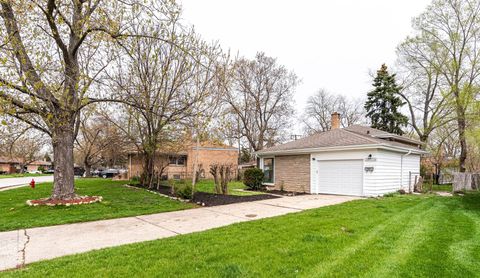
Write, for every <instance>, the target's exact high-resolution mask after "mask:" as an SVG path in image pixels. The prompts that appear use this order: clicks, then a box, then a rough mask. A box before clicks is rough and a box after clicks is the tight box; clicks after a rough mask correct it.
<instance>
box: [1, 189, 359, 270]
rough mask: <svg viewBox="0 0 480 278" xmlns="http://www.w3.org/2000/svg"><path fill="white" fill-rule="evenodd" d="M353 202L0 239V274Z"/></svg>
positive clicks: (245, 209) (256, 205)
mask: <svg viewBox="0 0 480 278" xmlns="http://www.w3.org/2000/svg"><path fill="white" fill-rule="evenodd" d="M355 199H358V198H357V197H347V196H335V195H301V196H295V197H282V198H278V199H269V200H263V201H255V202H245V203H238V204H231V205H224V206H216V207H204V208H197V209H189V210H183V211H174V212H165V213H158V214H151V215H143V216H136V217H127V218H119V219H111V220H102V221H93V222H85V223H77V224H68V225H59V226H51V227H43V228H33V229H22V230H17V231H11V232H2V233H0V270H5V269H9V268H15V267H16V266H21V265H24V264H28V263H32V262H36V261H41V260H46V259H52V258H57V257H61V256H65V255H71V254H76V253H82V252H87V251H90V250H95V249H101V248H105V247H112V246H118V245H123V244H128V243H134V242H141V241H147V240H154V239H160V238H166V237H172V236H176V235H180V234H188V233H193V232H199V231H205V230H208V229H212V228H217V227H222V226H227V225H230V224H233V223H238V222H245V221H251V220H256V219H261V218H267V217H273V216H279V215H284V214H287V213H292V212H299V211H302V210H306V209H313V208H319V207H323V206H328V205H334V204H340V203H343V202H347V201H351V200H355Z"/></svg>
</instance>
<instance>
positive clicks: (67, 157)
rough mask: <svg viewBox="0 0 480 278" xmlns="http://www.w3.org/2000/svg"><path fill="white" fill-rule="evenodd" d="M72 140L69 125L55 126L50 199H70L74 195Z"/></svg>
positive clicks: (72, 134) (71, 130) (71, 129)
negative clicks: (52, 180)
mask: <svg viewBox="0 0 480 278" xmlns="http://www.w3.org/2000/svg"><path fill="white" fill-rule="evenodd" d="M73 140H74V131H73V128H71V127H61V128H57V129H56V130H55V131H54V133H53V134H52V145H53V155H54V159H55V163H54V174H53V175H54V182H53V191H52V195H51V197H50V198H51V199H71V198H74V197H75V196H76V195H75V185H74V172H73Z"/></svg>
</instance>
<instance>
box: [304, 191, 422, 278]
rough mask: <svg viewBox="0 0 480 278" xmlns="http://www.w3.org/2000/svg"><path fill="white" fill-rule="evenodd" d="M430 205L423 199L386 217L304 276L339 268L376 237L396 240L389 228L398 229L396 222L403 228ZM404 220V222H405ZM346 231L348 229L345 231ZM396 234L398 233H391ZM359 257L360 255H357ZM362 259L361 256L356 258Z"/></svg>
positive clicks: (321, 273)
mask: <svg viewBox="0 0 480 278" xmlns="http://www.w3.org/2000/svg"><path fill="white" fill-rule="evenodd" d="M429 205H430V202H429V201H425V202H422V203H419V204H416V205H414V206H412V207H410V208H408V209H405V210H403V211H402V212H401V213H397V214H395V215H393V216H392V217H390V218H388V219H386V220H385V221H383V222H382V223H380V224H378V225H375V226H374V227H373V229H371V230H370V231H368V233H366V234H362V235H360V236H359V240H358V241H355V242H353V244H352V245H348V246H346V247H345V248H343V249H338V250H334V251H333V253H332V256H331V257H330V259H329V261H328V262H322V263H321V264H319V265H317V266H316V267H314V268H312V269H311V270H309V271H308V272H307V273H305V275H303V276H304V277H312V275H319V276H324V275H326V274H327V273H330V272H332V270H333V269H341V268H342V265H343V264H345V262H348V261H350V258H351V257H352V256H354V255H355V254H356V253H359V252H361V251H362V250H364V249H365V248H366V246H371V245H372V244H374V243H375V241H377V240H378V239H381V238H382V237H383V236H385V235H387V236H388V235H389V236H390V238H389V239H390V240H392V239H393V240H394V241H395V240H396V238H392V234H391V232H392V231H391V230H393V229H396V230H397V231H398V228H399V227H398V226H397V225H396V224H397V223H402V227H401V229H402V230H403V229H404V228H405V226H406V225H407V224H408V223H409V222H411V221H412V219H411V217H412V216H413V215H414V212H415V211H422V210H424V209H427V208H428V207H429ZM405 222H406V223H405ZM347 232H348V231H347ZM393 235H398V234H393ZM357 257H360V256H357ZM358 259H362V258H357V260H358Z"/></svg>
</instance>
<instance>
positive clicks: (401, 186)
mask: <svg viewBox="0 0 480 278" xmlns="http://www.w3.org/2000/svg"><path fill="white" fill-rule="evenodd" d="M411 153H412V151H411V150H410V151H408V152H407V153H406V154H402V155H401V156H400V188H402V189H403V157H405V156H408V155H410V154H411ZM408 190H409V191H410V184H409V185H408Z"/></svg>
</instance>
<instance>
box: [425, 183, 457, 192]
mask: <svg viewBox="0 0 480 278" xmlns="http://www.w3.org/2000/svg"><path fill="white" fill-rule="evenodd" d="M425 187H426V188H427V189H430V186H429V185H426V186H425ZM432 190H433V191H446V192H452V184H451V183H450V184H434V185H432Z"/></svg>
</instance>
